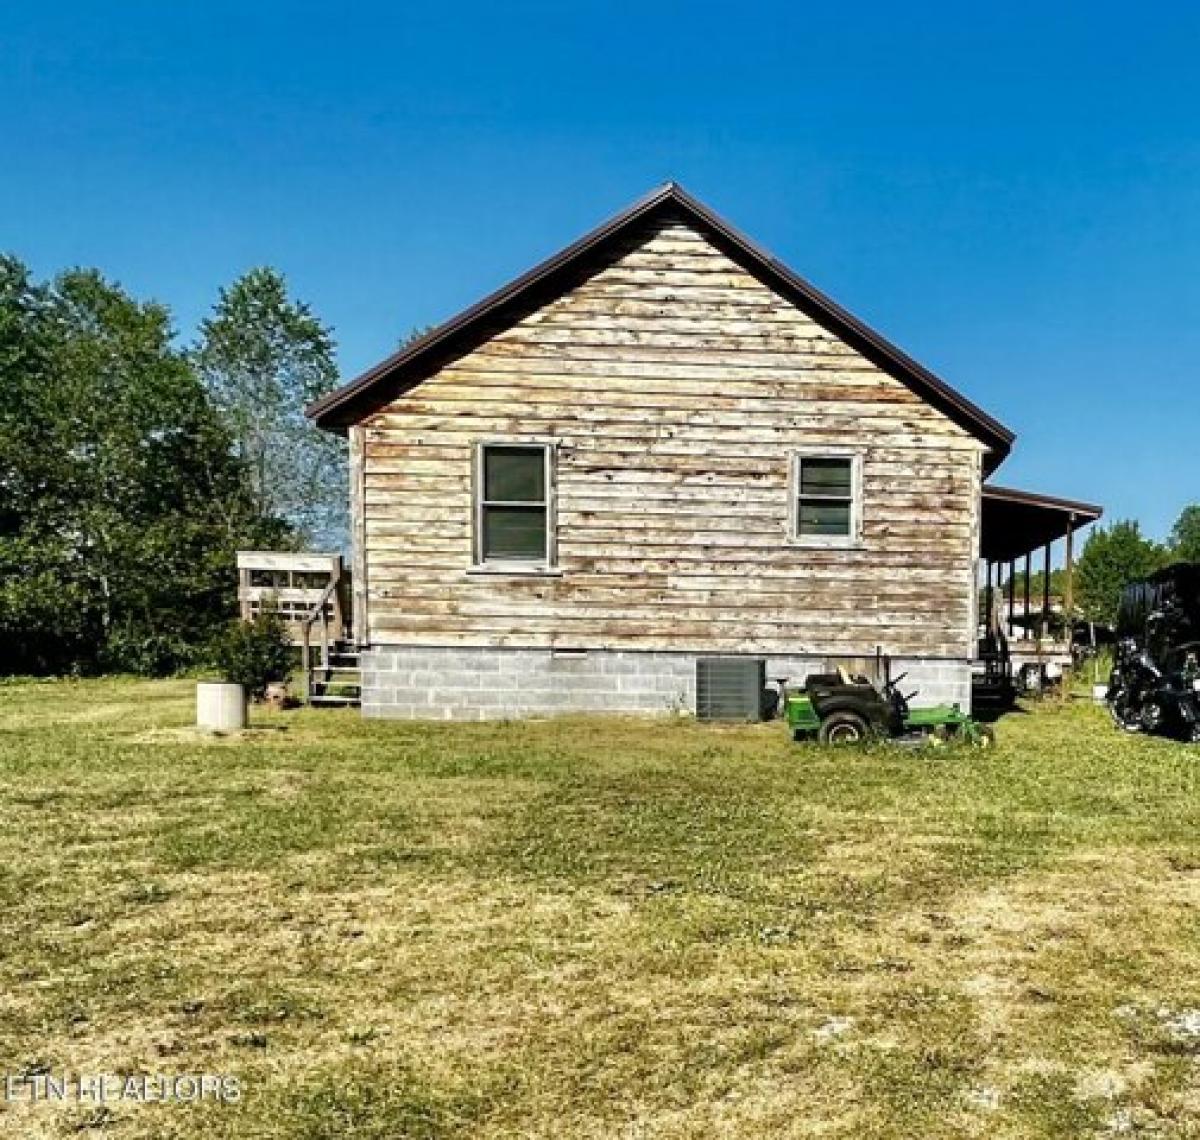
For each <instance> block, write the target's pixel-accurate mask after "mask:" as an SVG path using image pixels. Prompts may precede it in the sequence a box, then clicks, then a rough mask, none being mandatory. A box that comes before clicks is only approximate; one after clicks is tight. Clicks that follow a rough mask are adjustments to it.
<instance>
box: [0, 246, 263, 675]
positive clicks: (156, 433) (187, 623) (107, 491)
mask: <svg viewBox="0 0 1200 1140" xmlns="http://www.w3.org/2000/svg"><path fill="white" fill-rule="evenodd" d="M171 341H172V329H171V326H170V318H169V315H168V313H167V312H166V310H165V309H164V308H162V307H161V306H159V305H155V304H141V303H138V302H137V301H135V300H133V299H132V298H130V297H129V296H128V295H127V294H125V293H124V292H123V291H122V290H121V289H120V288H118V287H117V286H116V285H114V284H112V283H111V282H108V281H106V280H105V279H104V278H103V277H101V276H100V275H99V274H98V273H95V272H92V271H84V270H76V271H72V272H69V273H65V274H63V275H61V276H60V277H58V278H57V279H56V280H55V281H53V282H52V283H49V284H37V283H35V282H33V281H32V279H31V277H30V275H29V273H28V271H27V270H26V269H25V267H24V266H22V265H21V264H20V263H19V262H17V261H15V260H13V259H5V260H0V488H2V489H3V495H2V496H0V643H3V644H4V645H5V650H6V659H5V660H4V662H3V667H4V668H5V669H7V670H16V671H29V672H65V671H91V670H97V669H122V670H133V671H138V672H164V671H170V670H174V669H177V668H180V667H182V666H184V665H188V664H191V663H193V662H194V661H195V660H196V659H197V656H198V653H199V650H200V647H201V646H202V645H203V644H204V643H205V642H206V641H207V640H208V638H209V637H210V636H211V634H212V632H213V629H214V628H215V624H216V623H218V622H219V621H221V620H223V619H224V618H225V616H226V615H227V614H228V613H229V612H230V611H231V610H232V608H233V605H234V599H235V598H236V588H235V582H236V579H235V572H234V557H233V554H234V551H235V550H236V549H237V547H238V546H239V545H240V544H241V543H243V542H247V541H254V542H258V541H261V540H263V539H265V538H266V537H267V536H268V531H271V532H274V533H278V532H279V526H278V524H277V523H276V524H274V526H273V527H272V528H267V529H264V528H262V527H260V526H259V525H258V520H257V518H256V516H255V515H254V513H253V511H252V510H251V509H250V507H251V503H250V496H249V490H248V482H247V480H246V477H245V472H244V470H243V468H242V467H241V465H240V464H239V462H238V461H237V460H236V458H235V457H234V456H233V454H232V440H231V438H230V436H229V435H228V433H227V432H226V430H225V428H224V426H223V424H222V423H221V420H220V418H219V417H218V416H217V414H216V412H215V410H214V408H213V407H212V405H211V403H210V402H209V400H208V398H207V395H206V393H205V390H204V388H203V386H202V385H201V384H200V382H199V380H198V379H197V377H196V375H195V373H194V372H193V370H192V369H191V367H190V366H189V364H188V361H187V360H186V358H185V357H184V356H183V354H181V353H180V352H178V351H177V350H175V349H174V348H173V347H172V344H171Z"/></svg>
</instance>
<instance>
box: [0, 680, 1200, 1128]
mask: <svg viewBox="0 0 1200 1140" xmlns="http://www.w3.org/2000/svg"><path fill="white" fill-rule="evenodd" d="M191 717H192V706H191V686H190V685H189V684H187V683H183V682H179V683H175V682H172V683H145V682H131V681H102V682H86V683H77V684H76V683H55V684H10V685H3V686H0V795H2V797H3V801H2V802H3V811H2V813H0V869H2V870H0V982H2V984H0V1070H2V1071H3V1073H14V1074H21V1073H25V1074H30V1073H38V1072H42V1071H46V1070H49V1072H51V1073H52V1074H56V1073H67V1074H72V1073H112V1074H131V1073H132V1074H136V1073H168V1074H173V1073H212V1074H232V1075H236V1076H237V1077H238V1078H239V1080H240V1085H241V1089H242V1097H241V1099H240V1100H239V1101H238V1102H237V1103H236V1104H222V1103H214V1102H211V1101H209V1102H205V1103H200V1104H188V1105H181V1104H170V1105H162V1104H137V1103H132V1102H129V1101H121V1102H117V1103H110V1104H108V1105H104V1106H97V1105H94V1104H77V1103H76V1104H65V1105H64V1104H58V1103H44V1102H43V1103H37V1104H30V1103H28V1102H27V1101H21V1102H14V1103H9V1104H5V1103H3V1100H2V1098H0V1134H2V1135H5V1136H20V1137H31V1138H36V1137H43V1136H55V1137H57V1136H78V1135H84V1136H87V1135H93V1134H95V1135H105V1136H113V1137H117V1138H127V1137H146V1138H150V1137H153V1138H155V1140H158V1138H168V1137H179V1136H203V1137H206V1138H224V1137H239V1138H241V1137H266V1136H272V1137H274V1136H279V1137H298V1138H301V1140H303V1138H310V1140H316V1138H331V1140H332V1138H334V1137H370V1138H373V1140H396V1138H399V1137H410V1136H411V1137H429V1138H433V1137H457V1136H462V1137H472V1138H475V1137H483V1138H488V1137H500V1136H505V1137H508V1136H514V1137H515V1136H522V1137H547V1138H549V1137H555V1138H560V1137H595V1138H601V1137H603V1138H609V1137H628V1138H630V1140H633V1138H643V1137H645V1138H650V1137H653V1138H659V1137H672V1138H675V1137H697V1138H698V1137H712V1136H746V1137H755V1138H761V1137H776V1136H785V1137H786V1136H813V1137H817V1136H820V1137H847V1138H849V1137H856V1138H861V1137H866V1138H872V1140H873V1138H886V1137H897V1138H901V1137H903V1138H905V1140H911V1138H920V1140H926V1138H937V1137H962V1136H980V1137H987V1138H989V1140H990V1138H994V1137H999V1138H1003V1137H1048V1136H1055V1137H1080V1136H1093V1135H1097V1136H1108V1135H1114V1136H1115V1135H1123V1134H1124V1135H1139V1136H1155V1137H1184V1136H1188V1137H1191V1136H1197V1137H1200V832H1198V829H1197V825H1198V824H1200V801H1198V798H1197V765H1198V764H1200V749H1191V750H1189V749H1188V748H1186V747H1184V746H1180V745H1175V744H1171V743H1168V742H1164V741H1157V740H1148V739H1141V738H1126V737H1121V736H1119V735H1118V734H1117V733H1116V732H1115V731H1114V730H1112V729H1111V728H1110V727H1109V726H1108V724H1107V723H1106V721H1105V719H1104V718H1103V716H1102V714H1101V713H1099V712H1097V711H1096V710H1094V709H1092V708H1090V707H1088V706H1087V705H1085V704H1084V703H1082V702H1077V703H1074V704H1071V705H1067V706H1062V705H1054V706H1048V707H1044V708H1041V709H1039V710H1037V711H1035V712H1033V713H1030V714H1028V715H1014V716H1011V717H1009V718H1007V719H1006V720H1004V721H1003V722H1002V723H1001V725H1000V746H999V747H998V748H997V749H996V750H995V751H994V752H978V753H977V752H970V751H957V750H948V751H921V752H913V751H904V750H898V749H892V748H877V749H874V750H871V751H865V752H861V753H858V752H845V751H839V752H827V751H820V750H818V749H816V748H815V747H813V746H805V747H798V746H795V745H793V744H792V743H791V742H790V741H789V739H788V737H787V734H786V732H785V731H784V730H783V729H782V728H781V727H779V726H778V725H753V726H744V727H710V726H702V725H697V724H695V723H691V722H687V721H659V722H648V721H635V720H623V719H611V720H609V719H567V720H555V721H544V722H539V723H513V724H497V725H462V726H456V725H405V724H389V723H364V722H362V721H360V720H359V719H358V717H357V715H356V714H355V713H352V712H310V711H307V710H306V711H301V712H293V713H283V714H276V715H268V714H256V716H255V721H256V728H255V730H254V731H252V732H251V733H250V734H248V736H247V737H245V738H243V739H238V740H234V739H227V740H201V739H198V738H197V737H196V736H195V735H194V734H193V733H192V732H191V731H190V730H189V729H188V727H187V726H188V724H189V722H190V720H191ZM0 1092H2V1086H0Z"/></svg>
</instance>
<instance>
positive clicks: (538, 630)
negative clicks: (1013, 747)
mask: <svg viewBox="0 0 1200 1140" xmlns="http://www.w3.org/2000/svg"><path fill="white" fill-rule="evenodd" d="M483 439H487V440H492V441H495V440H498V439H499V440H508V439H511V440H526V439H536V440H546V439H553V440H556V441H558V450H557V508H558V509H557V533H558V554H559V565H560V567H561V571H562V573H561V576H559V577H532V576H525V577H520V576H505V577H499V576H494V575H481V574H469V573H468V572H467V571H468V568H469V566H470V564H471V558H472V525H473V524H472V487H471V483H472V447H473V444H474V443H475V442H476V441H479V440H483ZM820 445H833V446H835V447H840V448H847V447H849V448H854V449H857V450H859V451H860V453H861V455H862V475H863V526H862V537H863V543H862V546H861V548H860V549H851V550H844V549H829V550H822V549H811V548H807V547H803V546H798V545H795V544H793V543H791V542H789V539H788V528H789V494H790V489H789V488H790V479H789V473H790V472H789V468H790V459H791V455H792V453H793V452H794V450H795V449H797V448H811V447H814V446H820ZM363 449H364V455H363V463H364V471H363V509H364V512H365V520H364V524H363V527H362V530H363V532H364V533H363V542H364V544H365V557H364V559H363V560H362V561H363V564H362V565H356V567H355V570H356V577H357V575H358V574H359V573H361V575H362V577H361V579H360V581H363V582H365V585H366V589H367V594H368V597H367V606H368V627H369V628H368V635H369V638H370V640H371V642H372V643H374V644H409V645H411V644H433V645H453V644H470V645H510V646H556V645H557V646H564V647H565V646H570V647H590V648H603V647H608V648H635V647H636V648H654V649H685V650H700V651H718V650H720V651H743V650H745V651H757V652H764V653H765V652H771V653H814V654H836V653H860V654H861V653H869V652H871V651H873V649H874V647H875V646H876V645H881V646H882V647H883V648H884V650H885V651H887V652H891V653H894V654H897V655H901V654H903V655H930V656H949V657H966V656H969V655H970V654H971V651H972V638H973V622H974V616H973V607H974V593H975V587H974V566H975V548H976V544H977V542H978V509H979V495H980V485H979V484H980V455H981V445H980V444H979V443H978V441H976V440H975V439H974V438H972V437H971V436H970V435H968V434H967V433H966V432H965V431H964V430H963V429H961V428H960V427H958V426H957V425H955V424H954V423H952V422H951V421H950V420H949V419H948V418H947V417H945V416H944V415H942V414H941V413H940V412H938V411H936V410H935V409H933V408H932V407H931V406H929V405H928V404H926V403H925V402H924V401H923V400H921V399H920V398H919V397H917V396H915V395H914V394H913V393H912V392H911V391H910V390H909V389H908V388H907V387H905V386H904V385H903V384H901V383H900V382H899V381H897V380H895V379H893V378H892V377H890V376H888V375H886V374H885V373H883V372H881V371H880V370H879V369H878V368H877V367H875V366H874V365H873V364H871V363H870V362H869V361H867V360H866V359H864V358H863V357H862V356H861V355H860V354H859V353H857V352H856V351H855V350H854V349H852V348H850V347H849V346H847V345H846V344H844V343H843V342H841V341H840V340H838V339H837V338H836V337H834V336H833V335H832V334H830V333H829V332H827V331H825V330H824V329H823V328H821V327H819V326H818V325H817V324H815V323H814V322H813V321H812V320H811V319H809V318H808V317H807V316H805V315H804V314H803V313H801V312H800V311H798V310H797V309H796V308H794V307H793V306H792V305H790V304H789V303H788V302H787V301H785V300H784V299H782V298H780V297H779V296H777V295H776V294H775V293H774V292H772V291H771V290H769V289H768V288H767V287H766V286H764V285H763V284H762V283H760V282H759V281H758V280H757V279H755V278H754V277H752V276H751V275H750V274H749V273H747V272H746V271H744V270H743V269H741V268H740V267H739V266H737V265H736V264H735V263H734V262H733V261H731V260H730V259H729V258H727V257H726V256H725V255H724V254H722V253H721V252H720V251H718V250H717V249H716V248H714V247H713V246H711V245H710V244H709V243H708V242H707V241H706V240H705V239H704V238H703V237H701V236H700V235H699V234H698V233H696V232H694V231H693V230H691V229H688V228H686V227H684V226H682V225H666V226H663V227H662V228H660V229H659V230H658V231H657V232H656V233H654V234H653V235H648V236H647V238H646V240H645V241H644V242H643V243H641V244H640V245H638V246H637V247H636V248H633V249H631V250H630V251H629V252H627V253H626V254H625V255H624V256H623V257H621V258H620V259H619V260H618V261H616V262H613V263H611V264H609V265H608V266H606V267H602V268H598V270H597V272H595V273H594V275H593V276H591V277H590V278H588V279H587V280H586V281H584V282H583V283H582V284H580V285H579V286H578V287H576V288H574V289H573V290H572V291H571V292H569V293H568V294H566V295H564V296H562V297H561V298H559V299H558V300H556V301H553V302H551V303H549V304H548V305H547V306H545V307H544V308H542V309H540V310H538V311H536V312H534V313H532V314H531V315H529V316H527V317H525V318H524V319H522V320H521V321H520V322H519V323H518V324H516V325H515V326H512V327H510V328H509V329H507V330H505V331H503V332H500V333H499V334H498V335H496V336H495V337H494V338H493V339H491V340H489V341H488V342H486V343H485V344H483V345H482V346H480V347H479V348H477V349H476V350H474V351H472V352H470V353H469V354H467V355H465V356H462V357H460V358H459V359H457V360H456V361H454V362H453V363H451V364H449V365H448V366H446V367H445V368H444V369H442V370H441V371H440V372H438V373H436V374H435V375H433V376H432V377H430V378H429V379H427V380H425V381H424V382H422V383H421V384H419V385H418V386H417V387H416V388H414V389H412V390H411V391H410V392H409V393H408V394H406V395H405V396H403V397H402V398H400V399H397V400H395V401H394V402H393V403H392V404H390V405H389V406H388V407H387V408H385V409H384V410H382V411H381V412H379V413H377V414H375V415H373V416H371V417H370V418H369V419H368V420H367V421H366V425H365V439H364V442H363Z"/></svg>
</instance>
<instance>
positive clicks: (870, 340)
mask: <svg viewBox="0 0 1200 1140" xmlns="http://www.w3.org/2000/svg"><path fill="white" fill-rule="evenodd" d="M659 212H662V213H664V214H666V213H671V214H674V215H678V216H681V217H682V218H683V220H685V221H688V222H690V223H691V224H693V225H695V226H696V227H697V228H698V229H699V230H701V231H702V232H703V233H705V235H706V236H707V237H708V238H709V240H711V241H712V242H713V244H714V245H716V246H717V247H718V248H719V249H721V250H722V252H724V253H726V254H727V255H728V256H729V257H731V258H732V259H733V260H734V261H736V262H737V263H738V264H739V265H741V266H742V267H743V268H744V269H746V270H747V271H748V272H750V273H752V274H754V276H756V277H758V278H759V280H761V281H762V282H763V283H764V284H765V285H767V286H768V287H770V288H772V289H774V290H775V291H776V292H778V293H780V294H781V295H782V296H784V297H785V298H787V299H788V300H790V301H791V302H792V303H793V304H795V305H796V306H797V307H798V308H800V309H801V310H802V311H803V312H805V313H807V314H808V315H809V316H811V317H812V318H813V319H814V320H816V321H817V322H818V323H819V324H821V325H823V326H824V327H825V328H828V329H829V330H830V331H831V332H834V333H835V334H837V335H838V336H840V337H841V338H842V339H843V340H845V341H846V342H847V343H848V344H851V345H852V346H853V347H855V348H856V349H858V351H860V352H861V353H862V354H863V355H864V356H865V357H867V359H869V360H871V361H872V362H874V363H875V364H876V365H878V366H879V367H880V368H882V369H883V370H884V371H885V372H887V373H889V374H890V375H892V376H894V377H896V379H898V380H900V381H901V382H902V383H904V384H907V385H908V386H909V387H910V388H911V389H912V390H913V391H914V392H916V393H917V394H918V395H920V396H922V397H923V398H924V399H926V400H928V401H929V403H931V404H932V405H933V406H934V407H936V408H938V409H940V410H941V411H942V412H944V413H945V414H946V415H947V416H949V417H950V419H952V420H953V421H954V422H955V423H957V424H958V425H959V426H960V427H962V428H963V429H964V430H966V431H969V432H970V433H971V434H972V435H974V436H975V437H976V438H977V439H979V440H981V441H982V442H983V443H985V444H986V445H987V446H988V448H989V449H990V452H991V454H990V455H988V456H987V457H986V460H985V469H986V471H987V472H989V473H990V472H991V471H994V470H995V469H996V467H998V466H999V465H1000V463H1001V462H1002V461H1003V460H1004V458H1005V457H1006V456H1007V455H1008V453H1009V450H1010V449H1011V447H1012V443H1013V440H1014V439H1015V438H1016V437H1015V436H1014V434H1013V433H1012V432H1011V431H1009V429H1008V428H1006V427H1005V426H1004V425H1003V424H1002V423H1000V422H999V421H998V420H996V419H993V418H992V417H991V416H989V415H988V414H987V413H986V412H985V411H983V410H982V409H981V408H979V407H978V406H977V405H975V404H973V403H972V402H971V401H970V400H968V399H967V398H966V397H965V396H963V395H961V394H960V393H959V392H956V391H955V390H954V389H953V388H951V387H950V385H948V384H947V383H946V382H945V381H944V380H942V379H940V378H939V377H937V376H935V375H934V374H933V373H932V372H930V371H929V370H928V369H927V368H925V367H923V366H922V365H920V364H918V363H917V362H916V361H915V360H913V359H912V357H910V356H908V355H907V354H906V353H904V352H902V351H901V350H900V349H899V348H897V347H896V346H895V345H893V344H892V343H891V342H890V341H888V340H886V339H885V338H884V337H882V336H880V334H879V333H877V332H875V331H874V329H871V328H869V327H868V326H867V325H865V324H863V322H862V321H860V320H859V319H858V318H857V317H855V316H853V315H852V314H851V313H849V312H847V311H846V310H845V309H843V308H842V307H841V306H840V305H838V304H837V303H836V302H835V301H833V300H832V299H831V298H829V297H827V296H826V295H825V294H824V293H822V292H821V291H820V290H819V289H817V288H816V287H815V286H813V285H811V284H810V283H809V282H807V281H805V280H804V278H802V277H800V276H799V275H797V274H796V273H793V272H792V271H791V270H790V269H789V268H788V267H787V266H785V265H784V264H783V263H782V262H780V261H779V260H777V259H776V258H775V257H773V256H771V255H770V254H769V253H767V252H766V251H765V250H763V249H761V248H760V247H759V246H757V245H755V244H754V243H753V242H752V241H750V239H749V238H747V237H745V236H744V235H743V234H741V233H740V232H739V231H738V230H736V229H735V228H734V227H733V226H731V225H729V223H728V222H726V221H724V219H722V218H721V217H719V216H718V215H717V214H715V213H713V212H712V210H710V209H709V208H708V207H707V206H705V205H704V204H703V203H702V202H699V201H697V200H696V199H695V198H693V197H692V196H691V195H690V194H688V193H687V191H685V190H684V189H683V188H682V187H681V186H679V185H678V184H677V183H675V182H668V183H667V184H666V185H665V186H661V187H659V188H658V189H657V190H654V191H652V192H651V193H649V194H647V195H646V196H645V197H643V198H639V199H638V200H637V201H636V202H634V203H633V205H631V206H629V207H627V208H626V209H625V210H622V211H621V213H619V214H617V215H615V216H614V217H612V218H610V219H609V220H608V221H607V222H604V223H603V224H602V225H600V226H598V227H597V228H596V229H594V230H592V231H591V232H590V233H588V234H585V235H584V236H583V237H582V238H580V239H579V240H578V241H576V242H573V243H572V244H571V245H569V246H567V247H566V248H565V249H563V250H561V251H560V252H559V253H556V254H555V255H554V256H553V257H551V258H549V259H547V260H546V261H543V262H542V263H541V264H540V265H537V266H535V267H534V268H533V269H531V270H529V272H527V273H524V274H522V275H521V276H520V277H518V278H516V280H514V281H511V282H510V283H509V284H507V285H505V286H503V287H502V288H501V289H498V290H497V291H496V292H495V293H492V294H491V295H490V296H488V297H485V298H484V299H483V300H482V301H479V302H478V303H477V304H474V305H472V306H471V307H470V308H469V309H466V310H464V311H463V312H462V313H459V315H458V316H456V317H452V318H451V319H450V320H448V321H447V322H446V323H445V324H442V325H439V326H438V327H437V328H435V329H432V330H431V331H430V332H428V333H426V334H425V335H424V336H423V337H420V338H418V339H417V340H416V341H414V342H413V343H412V344H410V345H407V346H405V347H404V348H402V349H401V350H400V351H399V352H396V353H393V354H392V355H391V356H389V357H388V358H387V359H386V360H384V361H382V362H381V363H379V364H377V365H376V366H375V367H374V368H371V369H368V370H367V371H366V372H364V373H363V374H362V375H361V376H359V377H358V378H357V379H355V380H352V381H351V382H350V383H349V384H346V385H345V386H344V387H342V388H339V389H337V391H335V392H331V393H330V394H329V395H327V396H324V397H322V398H321V399H320V400H317V401H316V402H314V403H312V404H310V405H309V406H308V408H307V409H305V411H306V414H307V415H308V416H309V417H310V418H312V419H313V420H314V421H315V422H316V424H317V425H318V426H319V427H323V428H327V429H330V430H335V431H336V430H340V429H345V428H346V427H348V426H350V425H351V424H354V423H357V422H359V421H360V420H362V419H363V418H364V417H365V416H367V415H370V414H371V413H372V412H373V411H375V410H377V409H378V408H379V407H381V406H382V405H383V404H385V403H387V402H388V401H389V400H391V399H394V398H395V397H396V396H397V395H398V394H399V393H400V392H401V391H403V390H405V385H406V382H408V386H411V385H412V384H415V383H418V382H419V381H420V380H421V379H424V378H425V376H427V375H428V374H429V373H430V372H431V371H433V370H434V369H435V368H436V367H438V366H440V365H439V361H442V360H447V359H449V358H452V357H453V356H454V355H456V354H460V353H462V352H464V351H468V350H469V346H470V345H471V342H472V334H473V333H474V334H475V335H476V337H478V339H484V338H485V337H486V335H487V330H488V329H489V328H491V327H492V325H493V322H494V321H498V320H502V319H503V317H504V316H505V315H506V313H510V312H515V311H517V310H519V309H520V307H521V306H522V304H526V305H527V304H528V303H529V302H530V301H531V300H532V299H533V298H534V296H535V295H538V294H541V292H542V291H543V290H553V289H554V288H555V286H561V289H562V291H565V290H566V289H567V288H569V287H570V282H571V279H572V274H574V273H575V272H577V271H578V269H579V268H580V263H581V261H582V259H583V258H585V257H586V256H587V255H588V254H592V253H595V252H597V251H599V250H600V249H602V248H603V247H604V246H606V245H607V244H608V243H610V242H611V241H613V240H614V239H616V238H618V237H619V236H621V235H622V234H625V233H627V232H628V231H630V230H631V229H632V228H633V227H634V226H636V225H637V224H638V223H640V222H643V221H645V220H647V219H648V218H650V217H651V216H652V215H654V214H657V213H659ZM514 319H515V317H514ZM480 334H482V335H480ZM431 365H432V367H431ZM414 374H415V376H414Z"/></svg>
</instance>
